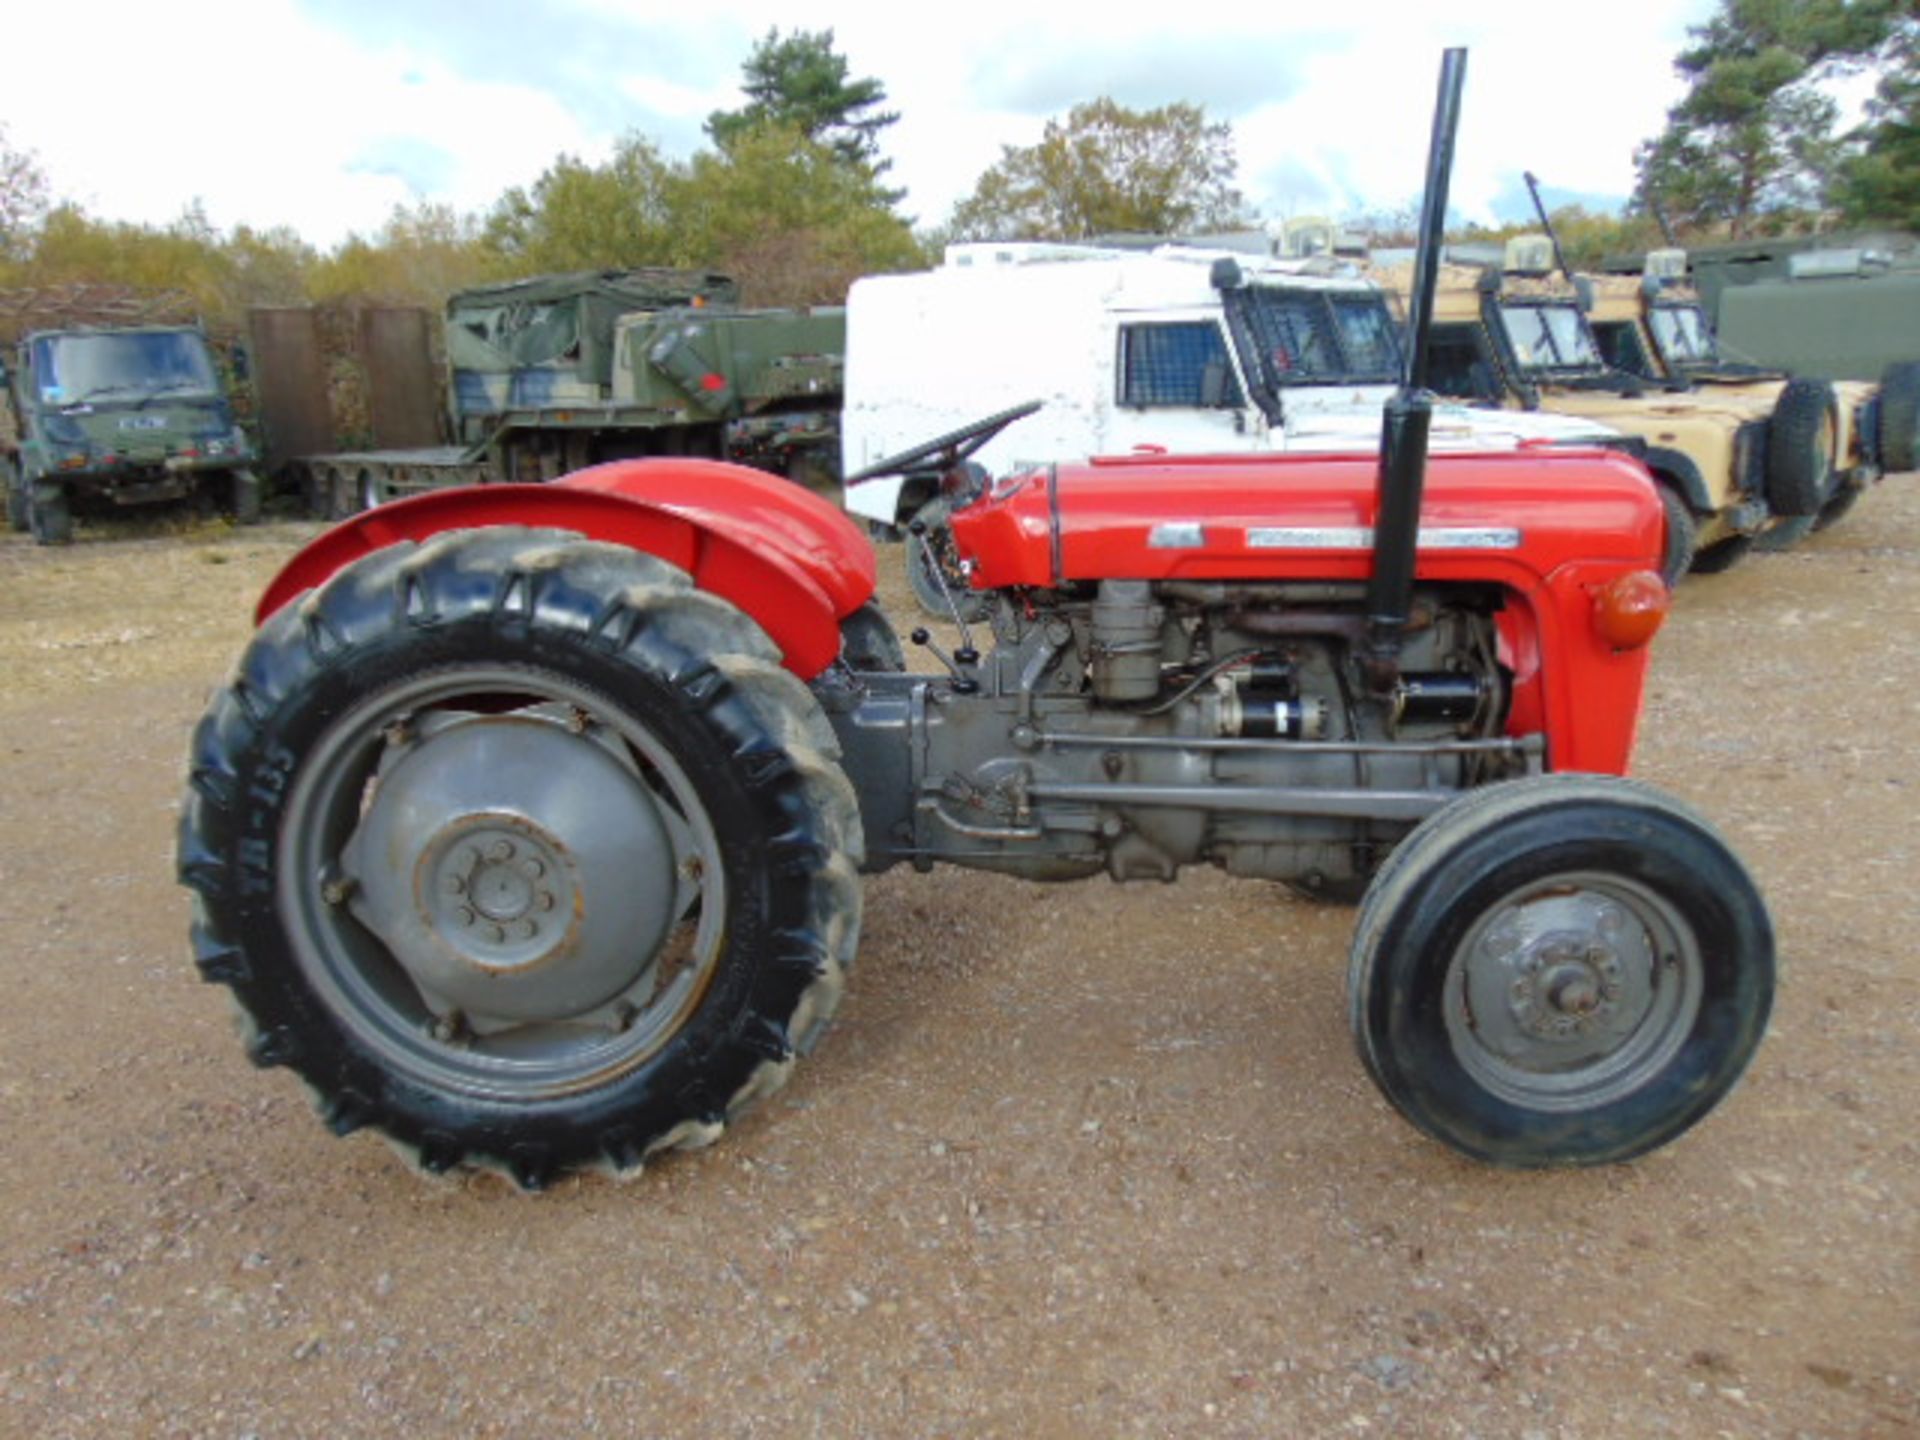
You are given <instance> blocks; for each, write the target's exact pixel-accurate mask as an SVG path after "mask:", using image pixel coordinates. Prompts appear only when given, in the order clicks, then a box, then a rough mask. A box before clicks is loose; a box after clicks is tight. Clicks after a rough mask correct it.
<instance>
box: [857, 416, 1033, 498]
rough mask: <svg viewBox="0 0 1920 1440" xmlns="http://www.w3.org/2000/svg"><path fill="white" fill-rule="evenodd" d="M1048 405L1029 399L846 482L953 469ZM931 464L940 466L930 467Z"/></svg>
mask: <svg viewBox="0 0 1920 1440" xmlns="http://www.w3.org/2000/svg"><path fill="white" fill-rule="evenodd" d="M1045 403H1046V402H1045V401H1042V400H1029V401H1027V403H1026V404H1024V405H1016V406H1014V407H1013V408H1012V409H1011V410H1002V411H1000V412H999V414H997V415H989V416H987V417H986V419H984V420H976V421H974V422H973V423H972V424H971V425H962V426H961V427H960V428H959V429H958V430H950V431H948V432H947V433H946V434H945V435H941V436H937V437H936V438H934V439H932V440H929V441H927V442H926V443H925V444H924V445H916V446H914V447H913V448H912V449H911V450H902V451H901V452H900V453H899V454H897V455H889V456H887V457H886V458H885V459H883V460H876V461H874V462H873V464H871V465H869V466H867V468H866V469H864V470H861V471H859V472H857V473H855V474H852V475H849V476H848V477H847V478H846V481H845V482H844V483H846V484H848V485H858V484H860V483H861V482H862V481H863V480H878V479H880V478H882V477H883V476H887V475H911V474H914V473H916V472H924V471H927V470H939V471H947V470H951V469H953V468H954V467H955V466H956V465H958V464H959V463H960V462H961V461H962V460H965V459H966V458H967V457H968V456H969V455H972V454H973V453H974V452H975V451H977V450H979V449H980V448H981V447H982V446H983V445H985V444H986V443H987V442H988V441H989V440H991V439H993V437H994V436H996V435H998V434H999V433H1000V432H1001V431H1002V430H1004V429H1006V428H1007V427H1008V426H1009V425H1011V424H1013V422H1014V421H1016V420H1024V419H1026V418H1027V416H1029V415H1031V414H1033V413H1034V412H1035V411H1036V410H1038V409H1039V408H1040V407H1041V406H1042V405H1043V404H1045ZM929 461H937V462H938V463H937V464H928V463H927V462H929Z"/></svg>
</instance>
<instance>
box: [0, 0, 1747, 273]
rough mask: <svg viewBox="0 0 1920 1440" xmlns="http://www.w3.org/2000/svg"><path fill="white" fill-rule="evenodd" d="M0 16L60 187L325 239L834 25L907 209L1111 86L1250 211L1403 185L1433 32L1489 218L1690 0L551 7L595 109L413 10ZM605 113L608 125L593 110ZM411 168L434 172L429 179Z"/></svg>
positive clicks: (27, 124) (606, 132)
mask: <svg viewBox="0 0 1920 1440" xmlns="http://www.w3.org/2000/svg"><path fill="white" fill-rule="evenodd" d="M396 3H400V0H396ZM16 8H18V9H19V11H20V13H19V14H18V15H17V16H13V17H10V19H9V21H8V41H9V45H8V48H9V51H10V52H11V54H12V55H13V56H15V57H21V56H47V57H59V56H65V55H70V54H74V53H75V47H76V45H77V44H83V45H84V48H83V49H82V50H81V51H80V52H79V56H78V58H77V59H76V60H75V61H73V62H72V63H68V62H65V61H60V60H55V59H50V60H49V61H48V62H47V63H21V62H20V61H19V60H18V59H17V58H16V60H15V63H12V64H10V66H9V69H8V80H7V85H6V88H5V90H4V92H0V104H4V105H5V107H6V112H5V118H6V120H7V122H8V124H9V125H10V128H11V130H12V134H13V139H14V140H15V142H16V143H18V144H22V145H25V146H28V147H30V148H32V149H35V150H37V151H38V152H39V154H40V156H41V159H42V161H43V163H44V164H45V167H46V169H47V171H48V172H49V174H50V176H51V177H52V179H53V181H54V185H55V188H56V190H57V191H59V192H60V193H61V194H62V195H64V196H68V197H71V198H74V199H76V200H79V201H80V202H81V203H83V204H84V205H86V207H87V208H88V209H89V210H90V211H92V212H93V213H95V214H99V215H103V216H108V217H113V218H129V219H136V220H146V221H166V220H169V219H171V218H173V217H175V216H177V215H178V214H179V213H180V211H181V209H182V208H183V207H184V206H185V205H186V204H187V203H188V202H189V201H190V200H191V199H193V198H194V197H196V196H198V197H200V198H201V199H202V200H203V201H204V203H205V205H206V208H207V212H208V214H209V216H210V217H211V218H212V219H213V220H214V221H215V223H217V224H221V225H232V224H234V223H236V222H241V221H244V222H246V223H249V224H254V225H273V224H289V225H292V226H294V227H295V228H297V229H298V230H300V231H301V232H302V233H303V234H305V235H306V236H307V237H308V238H309V239H311V240H313V241H315V242H316V243H320V244H328V243H332V242H334V241H337V240H338V239H340V238H341V237H342V236H343V235H344V234H345V233H346V232H347V231H349V230H360V231H367V230H370V229H373V228H375V227H377V226H378V225H379V224H380V223H381V222H382V221H383V220H384V219H385V218H386V216H387V214H388V213H389V211H390V210H391V209H392V207H393V205H394V204H395V203H397V202H401V201H409V200H412V199H414V198H426V199H431V200H437V201H443V202H446V203H450V204H453V205H455V206H457V207H460V208H463V209H469V210H472V209H480V208H484V207H485V206H486V205H488V204H489V203H490V202H491V201H492V200H493V199H494V198H495V197H496V196H498V194H499V193H500V191H501V190H502V189H504V188H505V187H507V186H508V185H513V184H525V183H528V182H529V181H530V180H532V179H533V178H534V177H535V176H537V175H538V174H539V172H540V171H541V170H542V169H544V168H545V167H546V166H547V165H548V164H549V163H550V162H551V161H552V159H553V158H554V156H555V155H557V154H558V153H560V152H561V151H567V152H570V153H573V154H577V155H581V156H584V157H586V158H589V159H597V158H600V157H602V156H604V155H605V154H607V153H609V151H610V149H611V146H612V143H613V141H614V139H615V138H616V135H617V133H618V131H619V130H620V129H624V128H639V129H640V130H641V131H642V132H643V133H647V134H653V135H656V136H661V137H665V136H668V135H678V136H680V137H682V139H681V141H680V144H681V146H682V147H684V146H685V145H686V144H687V143H691V142H690V141H689V140H687V139H686V137H690V136H693V135H696V134H697V132H698V123H699V121H700V120H702V119H704V118H705V116H706V114H707V113H708V112H709V111H711V110H713V109H716V108H723V107H726V106H730V105H733V104H736V103H738V101H739V94H738V89H737V86H738V82H739V78H740V72H739V65H740V62H741V61H743V60H744V59H745V58H746V56H747V53H748V51H749V49H750V47H751V45H752V43H753V41H754V40H756V39H757V38H759V37H760V36H762V35H764V34H765V33H766V32H767V30H768V29H769V28H772V27H774V26H778V27H780V28H782V29H785V30H792V29H796V28H801V29H814V30H817V29H825V28H832V29H833V30H834V31H835V35H836V43H837V46H838V48H839V50H840V51H841V53H842V54H844V55H846V56H847V58H848V62H849V66H850V69H851V72H852V73H853V74H854V75H855V76H868V75H871V76H875V77H877V78H879V79H880V80H881V81H882V83H883V84H885V86H886V87H887V90H888V92H889V103H890V105H891V106H892V107H893V108H894V109H897V110H898V111H900V112H901V120H900V123H899V124H898V125H896V126H894V127H893V128H892V129H890V130H889V131H888V132H887V133H886V134H885V135H884V137H883V143H884V145H885V148H886V152H887V153H888V154H889V155H890V156H891V157H892V158H893V160H894V168H893V170H892V172H891V173H890V177H889V178H890V179H891V181H892V182H893V183H894V184H896V185H901V186H904V187H906V189H907V191H908V195H907V199H906V200H905V202H904V208H906V209H907V210H908V211H909V212H910V213H914V214H916V215H917V216H918V217H919V218H920V220H921V221H922V222H923V223H934V222H937V221H940V220H942V219H944V218H945V216H946V214H947V212H948V211H949V210H950V209H951V207H952V205H953V204H954V202H955V201H956V200H958V199H959V198H961V197H962V196H963V195H965V194H966V193H967V192H968V191H969V190H970V189H971V188H972V185H973V182H974V180H975V178H976V177H977V176H978V175H979V174H980V172H981V171H982V170H983V169H985V168H986V167H987V166H988V165H990V164H992V163H993V162H994V161H995V160H996V159H997V158H998V156H999V154H1000V148H1001V146H1002V145H1004V144H1029V143H1031V142H1032V141H1033V140H1034V139H1036V138H1037V137H1038V135H1039V133H1040V129H1041V126H1042V124H1043V123H1044V121H1045V119H1046V118H1047V116H1048V114H1049V113H1055V114H1057V113H1061V112H1063V111H1064V110H1065V109H1066V108H1067V106H1069V105H1071V104H1072V103H1074V102H1075V101H1077V100H1085V99H1092V98H1094V97H1095V96H1098V95H1101V94H1105V93H1111V92H1115V91H1123V92H1125V93H1123V94H1121V96H1120V98H1122V99H1123V100H1125V101H1126V102H1127V103H1132V104H1149V103H1158V102H1160V101H1164V100H1176V99H1184V100H1191V101H1194V102H1197V103H1201V104H1204V105H1206V106H1207V108H1208V111H1209V114H1210V115H1212V116H1213V117H1214V118H1216V119H1229V120H1231V121H1232V122H1233V125H1234V133H1235V136H1236V140H1237V142H1238V149H1239V153H1240V157H1241V180H1242V188H1243V189H1244V190H1246V191H1247V193H1248V196H1249V199H1250V200H1252V201H1253V202H1254V203H1255V204H1256V205H1258V206H1259V207H1261V208H1262V209H1263V210H1264V211H1266V212H1267V213H1269V214H1275V213H1278V214H1284V213H1287V212H1288V211H1289V210H1293V211H1295V212H1298V211H1299V210H1302V209H1334V210H1342V209H1354V208H1363V207H1367V208H1370V207H1382V208H1385V207H1393V206H1398V205H1402V204H1406V203H1408V202H1410V201H1411V200H1412V199H1413V198H1414V197H1415V195H1416V194H1417V192H1418V190H1419V187H1420V183H1421V176H1422V171H1423V168H1424V162H1425V136H1426V131H1427V125H1428V121H1429V119H1430V116H1431V113H1432V104H1433V89H1434V79H1435V76H1436V74H1437V70H1438V64H1439V55H1440V50H1441V48H1442V46H1443V45H1446V44H1449V43H1466V44H1468V45H1470V46H1471V47H1472V55H1471V58H1470V61H1469V67H1468V80H1467V97H1466V104H1465V109H1464V113H1463V120H1462V132H1461V144H1460V152H1459V160H1458V163H1457V166H1456V169H1455V179H1454V199H1455V205H1456V207H1457V208H1458V209H1460V210H1462V211H1464V212H1466V213H1468V214H1470V215H1474V216H1484V215H1486V214H1487V213H1489V209H1490V207H1491V205H1492V203H1493V200H1494V198H1495V197H1496V196H1498V195H1500V194H1502V193H1503V192H1507V193H1510V192H1511V190H1512V186H1513V183H1514V180H1515V177H1517V175H1518V173H1519V172H1520V171H1521V170H1523V169H1533V170H1535V171H1536V172H1538V173H1539V174H1540V175H1541V177H1542V178H1543V180H1545V181H1547V182H1548V183H1550V184H1551V185H1553V186H1554V187H1556V188H1559V189H1564V190H1577V191H1586V192H1599V193H1609V194H1617V195H1624V194H1625V193H1626V192H1627V191H1628V190H1629V189H1630V187H1631V184H1632V150H1633V146H1634V144H1635V143H1636V142H1637V141H1639V140H1641V139H1643V138H1645V137H1647V136H1650V135H1652V134H1654V133H1656V132H1657V131H1658V129H1659V128H1660V125H1661V123H1662V120H1663V118H1664V113H1665V109H1666V107H1667V105H1669V104H1670V103H1671V102H1672V101H1673V99H1674V98H1676V97H1677V95H1678V93H1679V86H1678V82H1677V81H1676V80H1675V79H1674V78H1673V76H1672V73H1671V59H1672V56H1673V54H1674V53H1675V51H1676V50H1678V49H1679V47H1680V45H1681V43H1682V40H1683V38H1684V29H1685V26H1686V25H1687V24H1688V23H1690V22H1698V21H1699V20H1700V19H1702V18H1703V17H1704V16H1705V14H1706V13H1707V12H1708V11H1710V10H1711V8H1712V0H1616V3H1614V4H1613V5H1611V6H1609V7H1608V8H1607V9H1606V11H1605V12H1604V15H1603V16H1600V17H1599V18H1589V17H1592V16H1595V15H1598V12H1590V11H1583V12H1579V14H1580V15H1581V17H1582V18H1581V20H1580V21H1579V22H1578V24H1577V25H1576V24H1575V23H1572V22H1570V21H1569V20H1568V19H1567V18H1566V16H1567V12H1565V11H1555V10H1543V9H1542V8H1541V7H1539V6H1537V5H1532V4H1521V3H1515V0H1453V3H1451V4H1449V5H1448V6H1446V7H1435V6H1430V5H1427V4H1423V3H1413V0H1375V3H1374V4H1372V5H1368V6H1365V7H1355V8H1354V9H1353V10H1352V11H1351V13H1350V18H1349V15H1348V13H1347V12H1338V11H1334V12H1330V11H1329V9H1328V7H1313V9H1312V10H1311V11H1308V12H1307V13H1306V14H1304V15H1303V14H1302V13H1301V11H1300V10H1299V9H1297V8H1295V7H1282V6H1269V7H1265V8H1264V9H1260V10H1251V9H1249V8H1248V7H1241V8H1240V9H1238V10H1218V9H1216V10H1213V11H1208V12H1193V13H1191V14H1188V15H1184V16H1183V15H1180V14H1178V13H1177V12H1170V11H1168V10H1167V9H1165V8H1164V7H1154V8H1152V9H1148V8H1145V7H1142V8H1140V9H1137V10H1122V9H1118V8H1116V7H1113V6H1112V5H1111V4H1098V5H1096V4H1091V3H1088V0H1062V3H1057V4H1055V5H1053V6H1049V7H1046V8H1045V9H1044V10H1036V9H1035V7H1034V6H1033V5H1032V4H1031V0H978V3H975V4H971V5H969V6H967V7H964V8H956V9H952V10H935V9H927V8H920V9H916V10H913V11H911V12H908V11H904V10H902V9H901V8H899V7H898V6H897V5H894V4H888V5H886V6H881V5H878V4H866V3H862V4H844V3H843V4H839V5H832V6H828V5H818V4H813V5H809V4H804V3H802V4H782V3H775V0H710V3H709V4H708V5H706V6H704V7H699V8H696V9H689V8H687V7H684V6H674V7H669V6H667V5H666V4H664V3H661V0H645V3H633V0H571V3H570V4H569V3H567V0H548V4H547V6H546V7H544V8H546V9H548V10H551V11H552V12H553V13H552V15H551V34H552V35H553V36H555V37H559V38H557V39H556V41H555V43H561V42H562V40H563V38H564V36H565V35H566V34H567V33H568V30H567V23H568V12H571V13H572V14H573V15H574V16H579V15H581V14H582V13H587V14H592V15H595V16H597V17H599V18H600V20H601V21H603V22H605V23H607V24H613V23H615V22H618V23H619V24H621V25H625V26H631V27H633V29H634V32H635V33H636V34H637V35H647V36H651V37H654V39H655V40H656V41H657V43H655V44H636V45H635V46H634V47H632V49H631V50H630V51H628V50H625V49H621V50H620V53H618V54H609V55H607V56H606V58H605V61H604V65H605V78H604V83H603V84H602V85H601V86H599V87H598V88H597V89H595V90H594V91H593V93H592V95H591V97H590V98H591V100H592V101H593V102H594V103H592V104H589V103H587V100H588V97H585V96H583V95H582V94H580V93H578V90H577V87H564V88H563V87H561V86H559V85H557V84H556V85H554V87H553V88H551V89H542V88H538V87H537V86H535V85H534V84H532V83H530V82H527V81H525V80H518V79H514V78H511V77H510V78H507V79H504V80H503V79H501V78H498V76H497V75H496V76H495V78H493V79H491V80H487V81H481V80H476V79H473V78H468V77H465V76H463V75H461V74H459V73H456V71H455V69H454V66H453V61H452V59H451V47H450V46H440V47H436V46H434V45H433V43H432V38H431V37H432V36H433V34H434V33H435V32H434V29H433V27H432V26H431V25H427V24H422V25H420V26H419V27H418V30H419V33H420V35H421V36H422V37H423V38H422V39H420V40H417V41H415V42H414V43H412V44H406V45H402V44H398V43H391V42H390V43H388V44H385V45H382V46H374V45H370V44H360V43H356V42H355V40H354V39H353V38H351V36H350V35H348V34H347V33H344V32H343V31H342V30H340V29H339V28H337V25H336V21H335V17H329V18H328V20H327V22H326V23H322V22H321V21H319V20H316V19H314V18H313V17H312V16H311V15H309V14H307V13H304V12H303V11H302V10H301V9H300V8H299V7H298V6H297V5H296V4H295V3H293V0H177V3H175V4H174V5H171V6H166V7H159V6H154V5H152V4H151V3H133V0H104V3H100V4H95V5H92V6H90V7H88V9H87V11H86V12H85V14H86V20H85V23H86V29H87V32H88V35H87V37H86V38H85V40H84V42H82V41H80V40H77V39H76V36H75V34H74V25H75V12H72V11H70V10H69V11H61V10H58V9H56V8H55V7H51V6H28V7H16ZM540 8H541V7H538V6H535V5H530V6H528V7H527V10H528V12H529V13H526V14H520V13H518V12H516V19H515V27H516V29H525V30H526V31H527V33H529V34H534V33H540V30H541V26H542V22H543V20H545V19H546V18H547V17H544V16H541V15H539V14H538V13H537V11H538V10H539V9H540ZM475 23H485V22H484V20H481V19H479V18H478V17H476V21H475ZM386 33H388V34H393V33H398V32H397V31H396V29H395V27H388V29H387V31H386ZM728 36H731V37H732V38H733V43H736V44H737V49H736V50H732V51H729V50H728V45H727V42H726V39H725V37H728ZM102 37H106V38H102ZM496 38H498V37H496ZM616 48H618V47H616ZM669 57H673V58H669ZM572 58H573V59H574V60H575V61H579V60H580V59H581V58H582V57H578V56H576V57H572ZM1263 65H1266V66H1270V79H1271V94H1272V96H1273V99H1272V100H1271V101H1266V102H1262V101H1261V100H1260V99H1259V97H1260V96H1261V95H1262V94H1263V93H1265V88H1266V81H1267V79H1268V75H1267V72H1266V71H1265V70H1263V68H1262V67H1263ZM1162 87H1163V88H1164V90H1165V93H1164V94H1156V93H1155V92H1156V90H1157V89H1159V88H1162ZM608 96H613V97H617V98H618V101H619V103H618V104H616V105H614V106H612V107H609V106H607V104H606V103H605V102H606V99H607V97H608ZM983 97H991V98H990V99H988V100H983ZM1056 97H1057V100H1058V104H1057V106H1055V105H1054V103H1053V102H1054V100H1055V98H1056ZM629 106H630V107H631V109H630V110H629V109H628V108H627V107H629ZM610 109H611V113H609V111H610ZM1027 111H1031V113H1026V112H1027ZM589 115H592V116H594V117H595V119H594V120H592V121H589V120H588V119H586V118H584V117H586V116H589ZM621 115H626V116H628V119H627V123H626V124H625V125H620V124H616V123H614V122H615V121H616V120H617V119H618V117H619V116H621ZM669 148H670V149H671V148H672V147H671V145H670V147H669ZM396 172H398V173H396ZM423 172H424V173H423ZM409 173H411V174H413V175H414V176H415V178H419V179H422V180H424V181H425V182H426V183H427V184H428V186H429V189H428V191H427V193H426V194H425V195H424V196H423V197H416V196H415V194H414V193H413V191H412V190H411V188H410V187H409V185H408V183H407V179H406V178H403V177H404V176H406V175H407V174H409ZM1308 192H1323V193H1322V194H1312V195H1309V193H1308ZM1325 197H1331V198H1325Z"/></svg>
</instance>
